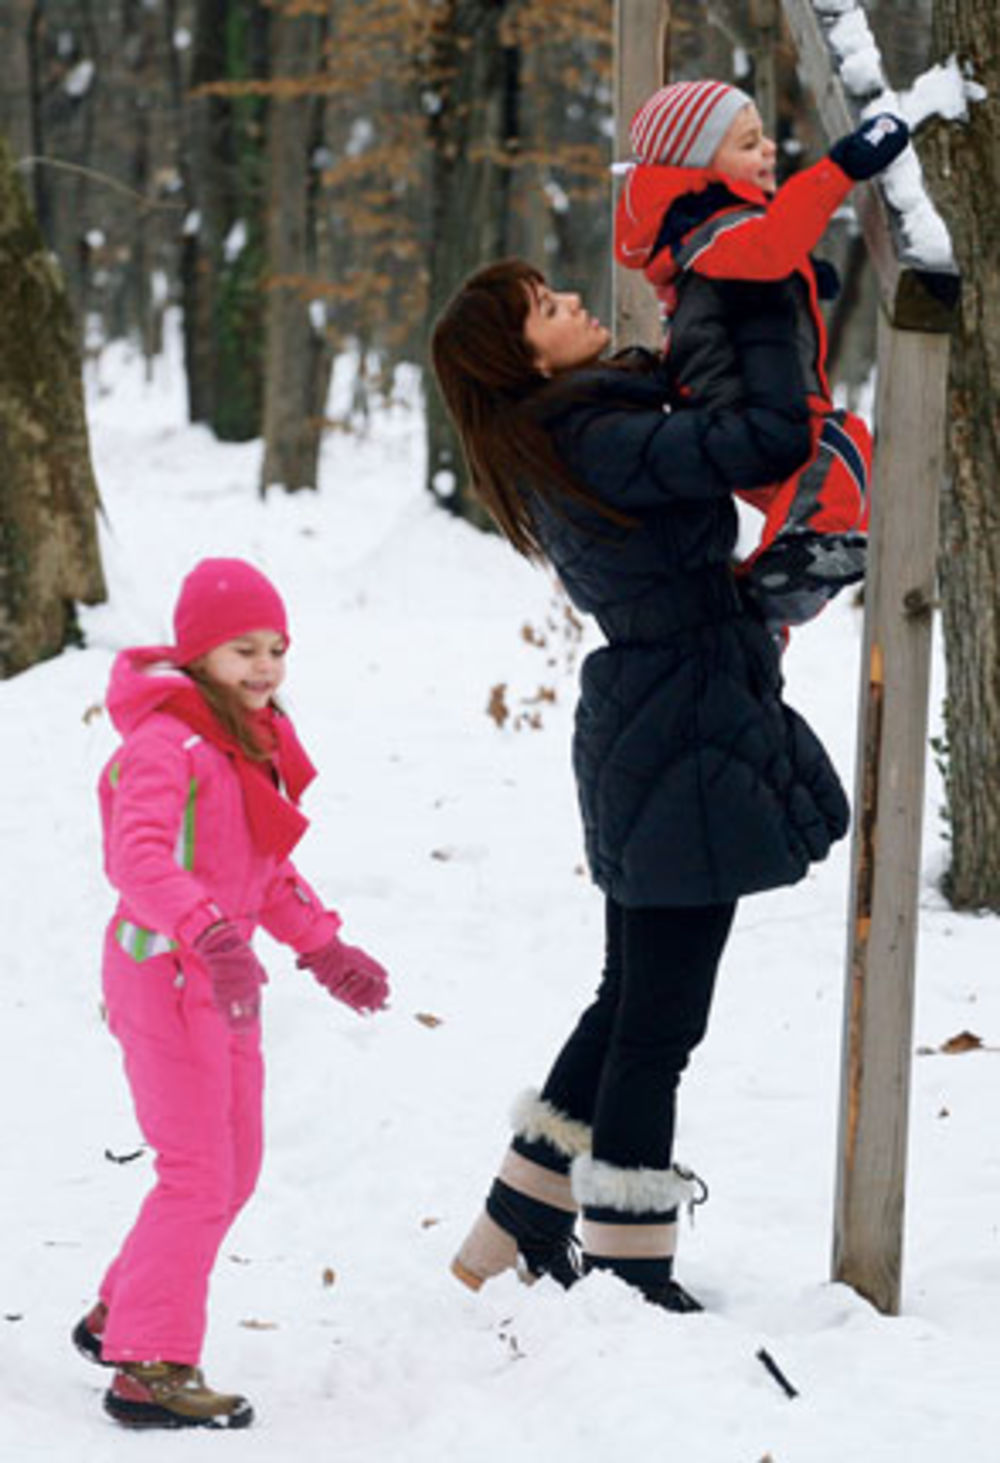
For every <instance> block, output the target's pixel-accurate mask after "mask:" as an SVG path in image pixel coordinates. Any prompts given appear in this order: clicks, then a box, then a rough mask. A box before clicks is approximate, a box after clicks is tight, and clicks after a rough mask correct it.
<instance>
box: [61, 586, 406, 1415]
mask: <svg viewBox="0 0 1000 1463" xmlns="http://www.w3.org/2000/svg"><path fill="white" fill-rule="evenodd" d="M174 629H175V638H176V645H174V646H172V647H169V648H151V649H135V650H128V651H124V652H123V653H122V654H120V655H119V656H118V658H117V659H116V661H115V664H114V668H113V670H112V674H111V684H110V688H109V693H108V710H109V712H110V715H111V717H112V719H113V721H114V724H115V726H116V728H117V729H118V730H119V731H120V732H121V733H122V736H123V738H124V740H123V742H122V745H121V746H120V748H119V749H118V751H117V752H116V753H115V755H114V756H113V757H112V759H111V761H110V762H109V763H108V765H107V767H106V768H105V769H104V772H103V773H102V775H101V780H100V788H99V793H100V804H101V814H102V820H103V827H104V848H105V865H106V869H107V874H108V877H109V879H110V881H111V883H112V884H113V885H114V886H115V888H116V889H117V891H118V894H119V900H118V906H117V908H116V910H115V913H114V915H113V917H112V919H111V922H110V924H109V926H108V929H107V934H106V938H105V947H104V966H103V979H104V996H105V1002H106V1006H107V1012H108V1022H109V1025H110V1027H111V1030H112V1031H113V1033H114V1034H115V1036H116V1037H117V1038H118V1040H119V1042H120V1043H121V1046H122V1050H123V1054H124V1064H125V1071H126V1075H127V1077H128V1081H129V1085H130V1087H131V1090H132V1096H133V1100H134V1103H135V1110H136V1115H137V1118H138V1121H139V1125H140V1127H141V1129H142V1132H143V1134H144V1136H145V1138H146V1141H147V1142H148V1144H149V1146H150V1147H151V1148H152V1149H153V1150H155V1153H156V1175H157V1179H156V1184H155V1185H154V1187H153V1189H152V1190H151V1192H150V1193H149V1194H148V1196H147V1198H146V1200H145V1202H144V1204H143V1206H142V1209H141V1211H140V1213H139V1217H138V1219H137V1220H136V1223H135V1225H134V1227H133V1229H132V1231H131V1233H130V1234H129V1235H128V1237H127V1239H126V1240H125V1243H124V1244H123V1246H122V1248H121V1250H120V1251H119V1253H118V1256H117V1258H116V1259H115V1260H114V1262H113V1263H112V1265H111V1266H110V1268H109V1270H108V1272H107V1274H106V1275H105V1277H104V1279H103V1281H102V1283H101V1286H100V1290H99V1297H100V1298H99V1301H98V1303H97V1304H96V1305H95V1306H94V1308H93V1309H92V1310H91V1311H90V1313H89V1314H88V1315H87V1316H86V1317H84V1319H83V1320H82V1321H80V1322H79V1324H78V1325H77V1327H76V1329H75V1331H74V1333H73V1339H74V1341H75V1343H76V1345H77V1347H78V1348H79V1349H80V1350H81V1351H82V1352H83V1353H84V1354H85V1355H86V1356H88V1357H89V1358H90V1359H91V1360H94V1361H97V1362H99V1363H101V1364H102V1365H106V1366H114V1367H115V1368H116V1371H115V1376H114V1379H113V1381H112V1383H111V1387H110V1388H109V1390H108V1392H107V1393H106V1395H105V1402H104V1405H105V1409H106V1410H107V1411H108V1412H109V1413H110V1414H111V1415H112V1416H113V1417H114V1418H115V1419H116V1420H117V1421H119V1422H122V1423H125V1424H126V1425H130V1426H138V1427H149V1426H153V1427H190V1426H201V1427H243V1426H246V1425H247V1424H248V1423H249V1422H250V1421H251V1420H252V1416H253V1413H252V1410H251V1408H250V1405H249V1403H248V1402H247V1401H246V1399H245V1398H243V1397H240V1396H236V1395H227V1394H223V1393H219V1392H216V1391H213V1390H212V1389H211V1388H210V1387H208V1386H207V1385H206V1384H205V1382H204V1379H203V1377H202V1375H201V1373H200V1371H199V1370H198V1369H197V1364H198V1361H199V1359H200V1355H201V1348H202V1342H203V1338H204V1332H205V1310H206V1298H207V1291H208V1283H209V1277H210V1274H211V1271H212V1267H213V1264H214V1262H215V1257H216V1254H217V1252H218V1249H219V1245H220V1243H221V1242H222V1239H223V1236H224V1235H225V1233H226V1231H227V1230H228V1228H229V1226H230V1225H231V1223H232V1221H233V1219H234V1218H235V1217H236V1215H237V1214H238V1213H239V1211H240V1209H241V1208H242V1206H243V1205H244V1204H245V1203H246V1201H247V1199H248V1198H249V1197H250V1195H251V1193H252V1192H253V1189H254V1186H255V1184H256V1181H257V1175H258V1172H259V1169H260V1162H261V1152H262V1123H261V1112H262V1094H263V1066H262V1060H261V1042H260V1036H261V1033H260V1019H259V1011H260V993H261V987H262V985H263V984H264V982H265V981H266V979H267V977H266V975H265V973H264V970H263V968H262V966H261V965H260V964H259V963H258V961H257V958H256V956H255V955H254V953H253V951H252V949H251V947H250V943H249V942H250V940H251V937H252V935H253V932H254V930H255V928H256V927H257V925H263V926H264V928H265V929H266V930H267V931H268V932H269V934H271V935H272V936H274V938H275V939H278V940H281V941H283V942H284V943H285V944H287V945H290V946H291V947H292V949H293V950H295V951H296V952H297V953H298V956H299V960H298V964H299V965H300V966H302V967H304V968H306V969H309V970H311V971H312V972H313V974H314V975H315V977H316V979H317V980H318V981H319V982H320V984H322V985H323V986H324V987H325V988H326V989H327V991H328V992H329V993H330V994H331V995H333V996H335V997H337V998H338V999H339V1000H342V1001H344V1002H346V1003H347V1004H348V1005H349V1006H351V1007H352V1008H353V1009H354V1010H356V1011H358V1012H367V1011H376V1010H379V1009H380V1008H381V1007H383V1006H384V1005H385V1002H386V997H387V994H388V977H387V975H386V972H385V971H384V970H383V969H382V967H381V966H380V965H378V964H377V963H376V961H374V960H373V959H371V957H370V956H368V955H366V954H364V952H363V951H361V950H357V949H353V948H351V947H350V946H347V945H344V944H342V942H341V940H340V938H339V935H338V929H339V926H340V920H339V918H338V916H337V915H336V914H334V913H332V912H330V911H329V910H326V909H324V907H323V905H322V904H321V902H320V900H319V899H318V898H317V896H316V894H315V893H314V891H313V890H312V889H311V888H310V886H309V885H308V884H307V883H306V881H305V880H304V879H303V878H302V877H301V875H300V874H299V873H298V872H297V870H296V869H295V866H294V865H293V864H292V862H291V860H290V858H289V856H288V855H289V853H290V852H291V850H292V848H293V847H294V845H295V844H296V843H297V842H298V840H299V838H300V837H301V836H302V834H303V832H304V831H305V829H306V827H307V820H306V818H305V817H304V816H303V814H302V813H301V812H300V811H299V808H298V806H297V804H298V800H299V798H300V797H301V795H302V793H303V791H304V790H305V788H306V786H307V785H308V784H309V782H311V780H312V778H313V777H314V775H315V771H314V769H313V767H312V765H311V763H310V762H309V759H308V757H307V756H306V754H305V752H304V750H303V748H302V746H301V744H300V742H299V741H298V739H297V737H296V735H295V732H294V729H293V727H292V724H291V722H290V721H289V719H288V718H287V717H286V716H285V715H284V714H283V713H282V712H281V711H280V709H279V708H278V706H277V704H276V702H275V700H274V696H275V693H276V691H277V689H278V687H279V685H280V684H281V682H282V680H283V678H284V670H285V659H284V658H285V652H286V650H287V647H288V640H289V636H288V626H287V620H286V614H285V607H284V605H283V603H282V601H281V598H280V596H279V595H278V593H277V591H276V590H275V589H274V587H273V585H271V584H270V582H269V581H268V580H267V579H266V578H265V577H264V576H263V575H262V574H260V573H259V572H258V571H257V570H256V569H254V568H253V567H252V566H251V565H250V564H247V563H244V562H243V561H242V560H238V559H207V560H204V561H203V562H202V563H200V564H198V565H197V566H196V567H195V568H194V569H193V570H192V571H191V573H190V574H189V575H188V576H187V578H186V579H185V580H184V583H183V586H182V588H181V593H180V597H179V599H178V602H177V606H176V609H175V613H174Z"/></svg>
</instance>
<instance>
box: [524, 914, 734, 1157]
mask: <svg viewBox="0 0 1000 1463" xmlns="http://www.w3.org/2000/svg"><path fill="white" fill-rule="evenodd" d="M735 912H736V905H735V904H712V905H697V906H691V907H684V908H663V907H657V908H647V909H627V908H625V907H624V906H623V905H620V904H617V903H615V901H614V900H612V899H609V900H608V901H607V944H606V959H605V967H604V975H603V978H602V980H601V984H600V986H599V988H598V991H597V997H596V999H595V1001H594V1002H593V1004H592V1005H591V1006H588V1007H587V1009H586V1011H584V1013H583V1015H582V1016H581V1017H580V1020H579V1022H578V1023H577V1026H576V1029H575V1031H574V1032H573V1034H572V1035H571V1036H570V1038H569V1040H568V1041H567V1042H566V1045H565V1046H564V1047H563V1049H562V1051H561V1052H560V1053H559V1056H558V1057H557V1059H556V1062H555V1065H554V1066H553V1068H552V1070H551V1072H550V1073H549V1076H548V1080H547V1081H546V1083H545V1086H544V1088H543V1090H542V1096H543V1097H544V1098H546V1099H547V1100H548V1101H549V1102H551V1103H552V1104H553V1106H555V1107H557V1108H559V1109H560V1111H562V1112H565V1113H567V1114H568V1115H569V1116H570V1117H573V1118H578V1119H579V1120H580V1121H582V1122H586V1123H590V1124H591V1125H592V1127H593V1155H594V1157H595V1158H596V1159H601V1160H603V1161H604V1162H605V1163H611V1164H614V1165H615V1166H616V1167H619V1168H655V1169H665V1168H669V1167H670V1163H671V1158H672V1154H673V1142H674V1120H675V1106H676V1095H677V1084H678V1082H679V1081H680V1075H681V1072H683V1070H684V1068H685V1066H686V1065H687V1061H688V1057H689V1056H690V1054H691V1052H692V1051H693V1050H694V1048H695V1047H696V1046H697V1045H698V1043H699V1041H701V1039H702V1037H703V1036H704V1035H705V1031H706V1028H707V1026H708V1013H709V1009H710V1007H711V1003H712V991H713V989H714V986H715V974H716V970H717V969H718V965H719V960H720V958H721V956H722V951H723V949H724V947H725V944H726V940H727V938H728V936H729V931H730V929H731V927H732V922H733V916H734V914H735Z"/></svg>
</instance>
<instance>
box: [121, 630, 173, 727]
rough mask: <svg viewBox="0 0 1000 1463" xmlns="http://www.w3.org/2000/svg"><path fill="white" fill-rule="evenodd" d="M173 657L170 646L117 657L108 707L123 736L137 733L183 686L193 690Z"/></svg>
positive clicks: (141, 648) (148, 647)
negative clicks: (138, 727)
mask: <svg viewBox="0 0 1000 1463" xmlns="http://www.w3.org/2000/svg"><path fill="white" fill-rule="evenodd" d="M172 654H173V650H172V648H171V647H170V646H167V645H143V646H138V647H136V648H135V649H132V650H123V651H122V652H121V653H120V654H119V655H117V656H116V657H115V663H114V665H113V666H112V667H111V680H110V681H109V683H108V695H107V707H108V714H109V716H110V717H111V720H112V721H113V723H114V725H115V728H116V730H118V731H119V732H121V734H122V736H127V735H128V734H129V732H131V731H134V729H135V728H136V727H137V726H138V725H139V723H140V722H141V721H145V719H146V717H147V716H149V715H151V713H152V712H154V711H156V710H157V709H158V708H159V707H160V706H161V705H162V704H163V702H164V701H165V700H166V699H167V698H168V696H172V695H173V694H174V692H175V691H176V690H177V688H178V686H179V685H182V686H190V684H191V682H190V680H189V679H188V677H187V676H186V675H185V674H184V672H183V671H181V670H178V668H177V666H176V665H175V664H174V662H173V661H172V660H171V656H172Z"/></svg>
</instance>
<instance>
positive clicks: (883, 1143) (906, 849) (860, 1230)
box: [783, 0, 960, 1314]
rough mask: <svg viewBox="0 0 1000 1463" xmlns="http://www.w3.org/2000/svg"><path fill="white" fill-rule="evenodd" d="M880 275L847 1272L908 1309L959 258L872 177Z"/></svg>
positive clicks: (845, 1161)
mask: <svg viewBox="0 0 1000 1463" xmlns="http://www.w3.org/2000/svg"><path fill="white" fill-rule="evenodd" d="M783 5H784V10H785V16H786V19H787V20H788V24H789V27H790V29H791V32H792V34H793V36H794V38H795V41H796V44H797V46H798V51H799V62H800V67H801V70H802V72H803V74H804V77H805V79H806V81H807V83H808V84H809V86H810V87H811V90H812V91H813V94H814V96H815V98H816V102H817V106H818V108H819V111H820V115H821V117H822V119H823V123H824V126H825V128H826V130H827V133H828V135H829V136H831V137H834V136H837V135H839V134H841V133H843V132H845V131H847V130H849V129H850V128H852V127H854V126H856V125H857V120H858V119H857V115H856V113H855V112H854V110H853V108H852V106H851V104H850V103H849V102H848V99H847V97H846V95H845V93H844V91H843V88H842V86H841V84H840V79H839V76H838V74H837V69H836V58H835V56H834V55H833V52H832V50H831V48H830V46H829V45H828V42H827V38H826V29H828V28H829V25H830V24H831V23H832V22H833V21H835V20H836V19H837V18H839V14H841V13H842V12H839V13H838V12H833V11H831V17H830V19H829V20H828V21H827V22H826V27H825V28H824V24H823V23H822V22H821V19H820V17H819V15H818V14H817V11H816V8H815V6H814V5H813V3H812V0H783ZM856 199H857V205H858V213H859V216H860V219H861V223H862V228H863V230H864V234H865V239H866V242H867V244H868V248H869V254H870V257H871V262H872V265H873V267H874V268H875V271H876V274H877V276H878V282H879V290H880V296H881V302H882V314H881V316H880V320H879V333H878V393H877V401H876V430H877V435H878V447H877V451H876V454H875V482H874V488H873V496H872V505H873V506H872V522H871V536H870V546H869V569H868V577H867V583H866V589H865V635H864V647H865V648H864V658H863V661H862V668H861V704H860V709H859V733H858V763H857V773H856V785H855V809H854V835H853V840H854V841H853V848H852V867H851V896H850V915H849V929H848V942H849V947H848V952H847V962H846V967H847V968H846V999H845V1011H844V1050H843V1062H842V1071H841V1099H840V1136H839V1143H838V1156H837V1195H836V1204H835V1215H834V1236H833V1278H834V1279H835V1280H843V1281H845V1282H846V1283H847V1284H848V1285H851V1286H853V1287H854V1289H855V1290H857V1291H858V1292H860V1293H861V1294H862V1295H865V1296H867V1297H868V1299H869V1300H871V1301H872V1303H873V1304H874V1305H876V1306H878V1308H879V1309H880V1310H882V1311H884V1312H886V1313H888V1314H895V1313H896V1312H897V1311H898V1309H899V1297H900V1285H901V1275H902V1252H903V1215H904V1207H905V1192H906V1184H905V1178H906V1135H907V1123H908V1112H909V1088H910V1062H911V1044H912V1031H913V983H914V970H915V965H916V943H917V897H918V892H919V883H920V840H921V822H922V816H923V788H924V767H925V763H926V745H925V742H926V736H927V699H928V685H929V673H930V644H931V621H932V613H933V604H934V582H935V558H936V546H937V519H938V493H939V489H940V484H941V479H942V475H943V461H944V422H945V407H946V400H947V395H946V387H947V375H948V350H949V339H948V333H947V332H948V331H949V329H950V325H951V321H952V319H953V317H954V311H955V307H956V305H957V302H958V295H959V288H960V281H959V277H958V274H957V271H956V270H955V269H954V267H953V266H951V265H950V264H949V265H945V266H944V267H941V268H939V267H934V268H929V267H927V266H924V265H922V264H921V262H920V261H919V260H915V259H912V258H907V256H906V253H905V250H904V248H903V247H902V245H901V242H900V241H901V239H902V237H903V234H902V229H901V227H900V220H899V218H898V217H896V216H894V214H893V211H892V209H891V207H890V206H889V205H888V204H887V202H886V199H885V197H884V195H883V193H882V191H881V189H880V188H879V186H878V185H877V184H873V185H867V186H866V187H864V188H863V189H860V190H856Z"/></svg>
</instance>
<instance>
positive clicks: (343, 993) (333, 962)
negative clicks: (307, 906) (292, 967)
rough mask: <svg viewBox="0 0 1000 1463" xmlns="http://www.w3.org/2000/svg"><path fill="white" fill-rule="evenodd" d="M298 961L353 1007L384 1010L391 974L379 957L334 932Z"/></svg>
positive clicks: (354, 1008)
mask: <svg viewBox="0 0 1000 1463" xmlns="http://www.w3.org/2000/svg"><path fill="white" fill-rule="evenodd" d="M296 964H297V965H298V966H299V968H300V969H301V970H311V971H312V973H313V975H314V976H315V977H316V979H317V980H318V981H319V983H320V985H321V986H323V987H324V988H325V989H326V990H328V991H329V992H330V995H331V996H334V997H335V998H336V1000H338V1001H343V1002H344V1004H345V1005H346V1006H350V1008H351V1010H352V1011H358V1012H361V1013H364V1012H366V1011H381V1010H382V1008H383V1007H384V1006H385V1004H386V1002H387V1000H388V997H389V976H388V974H387V972H386V971H385V970H383V968H382V966H381V965H379V963H378V961H377V960H373V959H372V957H371V956H370V955H366V954H365V952H364V951H363V950H358V949H356V948H355V947H354V946H353V945H344V944H342V943H341V941H340V940H339V938H338V937H337V936H336V935H334V937H333V939H332V940H328V941H327V943H326V944H325V945H321V946H320V948H319V949H318V950H313V951H311V952H310V954H308V955H300V956H299V958H298V960H297V962H296Z"/></svg>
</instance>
